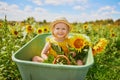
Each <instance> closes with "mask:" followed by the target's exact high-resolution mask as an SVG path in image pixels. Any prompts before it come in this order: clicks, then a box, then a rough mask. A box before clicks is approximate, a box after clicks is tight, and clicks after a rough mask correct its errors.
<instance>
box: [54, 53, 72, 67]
mask: <svg viewBox="0 0 120 80" xmlns="http://www.w3.org/2000/svg"><path fill="white" fill-rule="evenodd" d="M60 58H64V59H66V60H67V64H68V65H70V60H69V59H68V58H67V57H66V56H65V55H58V56H57V57H56V58H55V59H54V61H53V64H56V63H57V60H58V59H60Z"/></svg>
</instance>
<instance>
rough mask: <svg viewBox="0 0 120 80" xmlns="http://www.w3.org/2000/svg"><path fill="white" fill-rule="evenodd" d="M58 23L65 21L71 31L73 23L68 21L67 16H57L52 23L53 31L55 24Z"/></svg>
mask: <svg viewBox="0 0 120 80" xmlns="http://www.w3.org/2000/svg"><path fill="white" fill-rule="evenodd" d="M57 23H64V24H66V25H67V26H68V29H69V31H70V30H71V25H70V23H69V22H68V21H67V19H66V18H65V17H58V18H56V19H55V20H54V21H53V22H52V23H51V24H50V29H51V31H52V30H53V28H54V26H55V25H56V24H57Z"/></svg>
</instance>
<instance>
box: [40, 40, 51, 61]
mask: <svg viewBox="0 0 120 80" xmlns="http://www.w3.org/2000/svg"><path fill="white" fill-rule="evenodd" d="M49 49H50V43H49V42H47V43H46V44H45V46H44V48H43V50H42V52H41V57H42V58H43V59H44V60H47V59H48V56H47V53H48V51H49Z"/></svg>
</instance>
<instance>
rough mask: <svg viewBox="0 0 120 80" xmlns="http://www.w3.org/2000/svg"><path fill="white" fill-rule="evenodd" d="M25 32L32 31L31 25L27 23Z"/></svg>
mask: <svg viewBox="0 0 120 80" xmlns="http://www.w3.org/2000/svg"><path fill="white" fill-rule="evenodd" d="M26 32H27V33H32V32H33V28H32V26H31V25H27V26H26Z"/></svg>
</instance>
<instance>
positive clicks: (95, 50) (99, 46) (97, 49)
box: [92, 38, 108, 55]
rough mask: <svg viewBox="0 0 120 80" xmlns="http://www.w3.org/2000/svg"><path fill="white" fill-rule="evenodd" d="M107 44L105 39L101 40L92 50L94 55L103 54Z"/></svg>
mask: <svg viewBox="0 0 120 80" xmlns="http://www.w3.org/2000/svg"><path fill="white" fill-rule="evenodd" d="M107 43H108V40H106V39H105V38H100V40H99V41H98V42H97V44H96V45H95V46H93V48H92V51H93V54H94V55H95V54H96V53H100V52H102V51H103V50H104V49H105V47H106V46H107Z"/></svg>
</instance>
